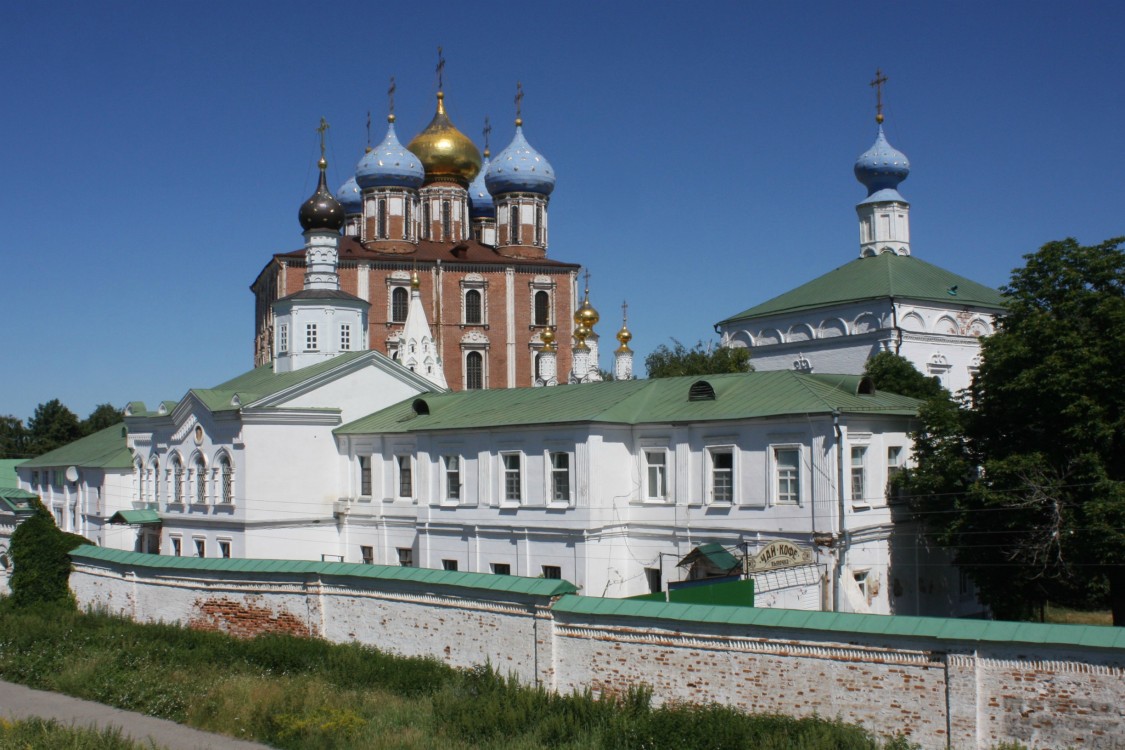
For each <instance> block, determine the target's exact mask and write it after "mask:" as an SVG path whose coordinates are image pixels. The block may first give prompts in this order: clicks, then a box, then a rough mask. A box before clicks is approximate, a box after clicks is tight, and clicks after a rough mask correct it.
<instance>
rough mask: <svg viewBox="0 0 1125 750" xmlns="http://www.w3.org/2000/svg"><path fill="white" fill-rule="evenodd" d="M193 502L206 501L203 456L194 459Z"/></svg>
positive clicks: (205, 473) (202, 502) (205, 466)
mask: <svg viewBox="0 0 1125 750" xmlns="http://www.w3.org/2000/svg"><path fill="white" fill-rule="evenodd" d="M195 502H196V503H198V504H199V505H204V504H206V503H207V465H206V464H205V463H203V456H199V457H198V458H196V459H195Z"/></svg>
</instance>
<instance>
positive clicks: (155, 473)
mask: <svg viewBox="0 0 1125 750" xmlns="http://www.w3.org/2000/svg"><path fill="white" fill-rule="evenodd" d="M152 502H154V503H156V506H157V507H158V508H159V507H160V459H158V458H155V457H154V458H153V459H152Z"/></svg>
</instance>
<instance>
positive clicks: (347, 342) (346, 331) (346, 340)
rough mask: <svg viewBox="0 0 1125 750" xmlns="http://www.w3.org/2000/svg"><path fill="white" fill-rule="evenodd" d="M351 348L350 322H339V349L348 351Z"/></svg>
mask: <svg viewBox="0 0 1125 750" xmlns="http://www.w3.org/2000/svg"><path fill="white" fill-rule="evenodd" d="M351 350H352V327H351V324H350V323H341V324H340V351H342V352H350V351H351Z"/></svg>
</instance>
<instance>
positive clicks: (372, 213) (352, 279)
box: [250, 91, 579, 390]
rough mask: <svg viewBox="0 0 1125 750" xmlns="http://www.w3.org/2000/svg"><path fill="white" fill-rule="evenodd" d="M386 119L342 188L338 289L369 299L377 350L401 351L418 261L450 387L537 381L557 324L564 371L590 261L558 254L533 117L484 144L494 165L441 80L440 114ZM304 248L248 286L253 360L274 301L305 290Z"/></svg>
mask: <svg viewBox="0 0 1125 750" xmlns="http://www.w3.org/2000/svg"><path fill="white" fill-rule="evenodd" d="M387 120H388V127H387V135H386V137H385V138H384V139H383V141H382V142H381V143H380V144H379V145H378V146H376V147H375V148H371V149H368V151H367V153H366V154H365V155H364V156H363V158H362V159H361V160H360V162H359V164H358V165H357V166H356V172H355V176H354V177H352V178H351V179H349V180H348V181H347V182H346V183H344V185H343V186H342V187H341V188H340V190H339V191H338V192H337V194H336V199H337V200H338V201H339V202H340V204H341V205H342V206H343V208H344V213H345V216H346V219H345V224H344V236H343V237H341V238H340V243H339V263H338V272H339V280H340V289H341V291H343V292H346V293H348V294H351V295H355V296H356V297H359V298H360V299H363V300H366V301H367V302H369V303H370V304H371V309H370V313H369V317H368V339H369V346H370V348H371V349H376V350H378V351H381V352H383V353H385V354H387V355H389V356H394V355H395V354H396V351H397V349H398V347H399V342H400V336H401V334H402V329H403V324H404V323H405V322H406V318H407V311H408V308H409V301H410V294H411V276H412V274H413V273H415V272H416V273H417V274H418V276H419V283H420V288H419V291H420V293H421V299H422V303H423V306H424V309H425V312H426V316H427V318H428V320H429V323H430V326H431V328H432V331H433V337H434V343H435V345H436V349H437V351H438V352H439V353H440V356H441V359H442V365H443V367H444V370H445V378H446V380H447V382H448V384H449V387H450V388H452V389H454V390H462V389H473V388H512V387H517V386H531V385H534V384H535V379H536V376H537V368H538V366H539V354H540V352H542V351H543V349H544V346H545V345H546V346H547V347H548V348H550V347H551V346H552V344H551V340H552V334H548V335H547V337H546V340H545V339H544V336H543V334H544V333H545V332H546V331H547V330H548V329H550V328H552V327H557V331H558V336H557V338H556V339H555V342H554V344H553V346H554V347H555V350H556V351H557V360H556V361H557V368H558V372H557V377H558V382H560V383H565V382H566V380H567V378H568V377H569V375H570V370H571V362H572V359H571V357H572V344H573V342H572V338H571V336H570V335H569V334H570V328H571V320H572V319H573V316H574V313H575V307H576V305H577V304H578V300H577V288H578V287H577V275H578V269H579V266H578V265H577V264H574V263H563V262H561V261H557V260H552V259H550V258H548V257H547V234H548V222H547V204H548V202H549V200H550V195H551V191H552V190H553V189H554V187H555V174H554V171H553V170H552V168H551V165H550V164H549V163H548V162H547V160H546V159H545V158H544V157H543V156H542V155H541V154H539V153H538V152H537V151H535V149H533V148H532V147H531V145H530V144H528V142H527V140H526V139H525V138H524V135H523V128H522V124H523V123H522V120H521V119H520V118H519V117H518V116H517V118H516V132H515V137H514V138H513V139H512V142H511V143H510V144H509V145H508V146H507V147H506V148H505V149H504V150H503V151H501V152H500V153H499V154H498V155H497V156H496V158H495V160H490V158H489V151H488V149H487V148H486V149H485V152H484V160H483V163H482V159H481V154H480V152H479V151H478V150H477V147H476V146H475V145H474V144H473V142H472V141H471V140H470V139H469V138H468V137H466V136H465V135H464V134H463V133H461V132H460V131H459V130H457V128H456V127H454V125H453V123H452V122H451V121H450V119H449V116H448V115H447V114H446V112H445V100H444V93H443V92H442V91H438V94H437V112H436V113H435V114H434V118H433V120H432V121H431V122H430V124H429V125H428V126H427V127H426V128H425V129H424V130H423V131H422V132H421V133H419V134H418V135H416V136H415V137H414V139H413V140H412V141H410V143H409V144H408V145H407V146H403V145H402V143H401V142H400V141H399V140H398V137H397V135H396V134H395V128H394V121H395V117H394V114H393V113H392V114H391V115H390V116H388V118H387ZM305 252H306V251H305V250H295V251H293V252H287V253H278V254H277V255H274V256H273V258H272V259H271V260H270V262H269V263H267V264H266V266H265V268H263V269H262V271H261V273H259V274H258V278H257V279H255V280H254V283H253V284H252V285H251V287H250V289H251V290H252V291H253V292H254V299H255V306H256V310H255V339H254V359H255V364H256V365H263V364H268V363H269V362H270V361H271V360H272V358H273V350H274V346H273V342H274V319H273V302H274V301H276V300H278V299H280V298H282V297H286V296H288V295H290V294H293V293H295V292H298V291H300V290H301V289H302V288H303V285H304V279H305V270H306V262H305ZM552 333H554V331H552Z"/></svg>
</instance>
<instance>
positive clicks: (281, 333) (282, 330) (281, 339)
mask: <svg viewBox="0 0 1125 750" xmlns="http://www.w3.org/2000/svg"><path fill="white" fill-rule="evenodd" d="M277 351H279V352H287V351H289V324H288V323H282V324H281V325H280V326H279V327H278V329H277Z"/></svg>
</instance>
